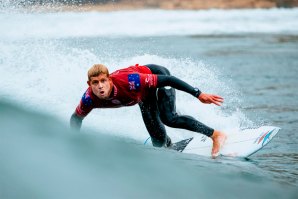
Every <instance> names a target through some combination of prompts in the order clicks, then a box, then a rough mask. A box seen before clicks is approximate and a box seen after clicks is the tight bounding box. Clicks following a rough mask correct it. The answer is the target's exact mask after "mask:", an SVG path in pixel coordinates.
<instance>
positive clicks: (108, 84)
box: [87, 74, 113, 99]
mask: <svg viewBox="0 0 298 199" xmlns="http://www.w3.org/2000/svg"><path fill="white" fill-rule="evenodd" d="M87 83H88V85H89V86H90V87H91V89H92V92H93V93H94V95H96V96H97V97H98V98H99V99H108V98H109V96H110V94H111V92H112V88H113V83H112V80H111V78H109V77H107V75H106V74H100V75H98V76H97V77H91V78H90V81H88V82H87Z"/></svg>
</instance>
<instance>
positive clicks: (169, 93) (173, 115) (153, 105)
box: [139, 64, 214, 147]
mask: <svg viewBox="0 0 298 199" xmlns="http://www.w3.org/2000/svg"><path fill="white" fill-rule="evenodd" d="M146 66H147V67H148V68H149V69H150V70H151V72H152V73H153V74H157V75H158V78H157V79H158V81H157V87H158V90H157V92H152V94H151V95H150V97H148V98H147V100H145V101H142V102H140V103H139V106H140V109H141V111H142V116H143V120H144V123H145V125H146V128H147V130H148V132H149V134H150V136H151V140H152V143H153V145H154V146H156V147H161V146H169V145H170V144H171V139H170V138H169V137H168V136H167V133H166V129H165V126H164V124H165V125H167V126H169V127H173V128H182V129H187V130H190V131H195V132H198V133H202V134H204V135H206V136H209V137H210V136H212V134H213V131H214V129H212V128H210V127H208V126H206V125H204V124H202V123H201V122H199V121H197V120H196V119H194V118H193V117H191V116H187V115H178V113H177V112H176V94H175V89H174V88H169V89H167V88H165V87H164V86H171V87H175V88H177V89H179V90H182V91H185V92H187V93H189V94H191V95H193V96H195V97H198V96H199V94H200V93H201V92H200V91H199V90H198V89H196V88H193V87H192V86H190V85H188V84H187V83H185V82H183V81H181V80H180V79H178V78H176V77H174V76H171V74H170V72H169V70H168V69H167V68H165V67H163V66H159V65H154V64H148V65H146Z"/></svg>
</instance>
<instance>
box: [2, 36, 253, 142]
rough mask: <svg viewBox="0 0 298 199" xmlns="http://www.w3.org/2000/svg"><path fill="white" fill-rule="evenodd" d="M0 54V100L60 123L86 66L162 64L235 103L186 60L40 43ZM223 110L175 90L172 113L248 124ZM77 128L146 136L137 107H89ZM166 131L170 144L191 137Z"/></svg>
mask: <svg viewBox="0 0 298 199" xmlns="http://www.w3.org/2000/svg"><path fill="white" fill-rule="evenodd" d="M0 52H3V53H4V54H2V55H1V56H2V58H1V59H0V60H1V62H0V73H1V79H0V85H1V88H0V93H1V95H0V98H6V99H9V100H13V101H15V102H16V103H19V104H22V105H23V106H25V107H27V108H30V109H33V110H37V111H42V112H46V113H47V114H51V115H54V116H55V117H59V118H60V119H62V120H64V121H65V123H66V124H67V123H68V120H69V118H70V115H71V114H72V113H73V112H74V110H75V107H76V106H77V104H78V103H79V100H80V98H81V96H82V94H83V92H84V91H85V90H86V89H87V84H86V81H87V74H86V73H87V70H88V68H89V67H90V66H92V65H93V64H94V63H99V62H101V63H106V65H108V66H109V68H110V71H114V70H116V69H119V68H120V67H124V66H129V65H133V64H135V63H139V64H146V63H158V64H160V65H164V66H167V67H168V68H169V69H170V71H171V72H172V74H173V75H175V76H177V77H179V78H181V79H184V80H186V81H187V82H189V83H190V84H192V85H194V86H198V87H199V88H200V89H201V90H202V91H208V92H209V93H216V94H219V95H222V96H225V97H226V98H227V99H228V101H229V100H230V101H233V100H234V102H236V101H237V100H238V99H239V97H238V96H235V95H234V94H233V93H234V92H236V91H235V90H233V89H231V88H229V86H228V85H225V84H224V83H223V81H222V80H221V79H220V78H219V76H218V74H217V72H216V71H214V70H212V67H210V66H206V65H205V64H204V63H203V62H195V61H192V60H188V59H185V60H183V59H175V58H167V57H161V56H158V55H141V56H133V57H127V58H125V59H123V58H122V59H120V60H115V59H113V58H109V57H100V56H98V55H96V54H94V53H93V52H92V51H89V50H81V49H77V48H69V47H65V46H62V45H60V43H59V42H58V43H55V41H52V42H49V41H46V42H43V41H42V40H37V41H35V42H32V41H31V42H20V43H6V44H5V45H1V47H0ZM177 66H185V67H177ZM186 67H187V68H186ZM186 69H187V70H186ZM231 104H233V103H227V105H228V106H229V105H231ZM225 108H227V107H223V108H220V107H216V106H215V105H204V104H202V103H200V102H199V101H198V100H197V99H195V98H193V97H192V96H190V95H188V94H186V93H183V92H180V91H177V109H178V111H179V112H180V113H182V114H188V115H191V116H193V117H195V118H197V119H198V120H200V121H201V122H203V123H205V124H207V125H209V126H211V127H214V128H216V129H222V130H225V131H232V130H233V129H240V128H241V125H242V124H243V121H248V122H250V121H249V120H247V119H246V117H245V116H244V115H243V114H242V113H241V112H240V111H237V110H234V111H232V112H230V113H228V114H227V112H226V111H225ZM116 116H117V117H116ZM83 128H95V129H98V130H99V131H101V132H106V133H112V134H117V135H119V136H128V137H131V138H134V139H137V140H145V139H146V138H147V137H148V134H147V131H146V129H145V126H144V124H143V121H142V117H141V114H140V111H139V108H138V106H134V107H124V108H119V109H95V110H93V111H92V112H91V113H90V114H89V115H88V117H87V118H86V119H85V120H84V122H83ZM167 129H168V132H169V134H170V136H172V138H173V140H174V141H175V140H177V139H181V138H185V137H189V136H191V135H192V133H191V132H188V131H185V130H177V129H172V128H167ZM177 132H183V133H177Z"/></svg>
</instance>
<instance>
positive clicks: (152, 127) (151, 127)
mask: <svg viewBox="0 0 298 199" xmlns="http://www.w3.org/2000/svg"><path fill="white" fill-rule="evenodd" d="M152 98H153V99H152ZM152 98H151V99H149V100H146V101H145V102H140V103H139V106H140V109H141V112H142V117H143V120H144V123H145V126H146V128H147V130H148V132H149V134H150V137H151V140H152V144H153V146H155V147H162V146H167V147H168V146H170V145H171V139H170V137H169V136H167V133H166V129H165V126H164V124H163V123H162V122H161V121H160V118H159V112H158V108H157V103H156V97H155V96H153V95H152ZM154 98H155V99H154Z"/></svg>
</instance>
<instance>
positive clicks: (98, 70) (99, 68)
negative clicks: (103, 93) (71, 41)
mask: <svg viewBox="0 0 298 199" xmlns="http://www.w3.org/2000/svg"><path fill="white" fill-rule="evenodd" d="M100 74H106V75H107V77H109V70H108V68H107V67H106V66H105V65H103V64H94V65H93V66H92V67H91V68H90V69H89V70H88V81H90V80H91V77H97V76H98V75H100Z"/></svg>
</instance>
